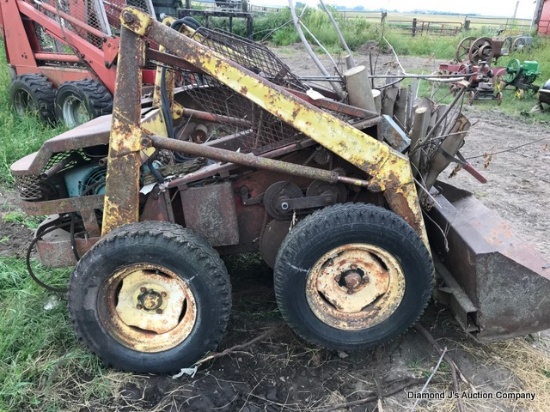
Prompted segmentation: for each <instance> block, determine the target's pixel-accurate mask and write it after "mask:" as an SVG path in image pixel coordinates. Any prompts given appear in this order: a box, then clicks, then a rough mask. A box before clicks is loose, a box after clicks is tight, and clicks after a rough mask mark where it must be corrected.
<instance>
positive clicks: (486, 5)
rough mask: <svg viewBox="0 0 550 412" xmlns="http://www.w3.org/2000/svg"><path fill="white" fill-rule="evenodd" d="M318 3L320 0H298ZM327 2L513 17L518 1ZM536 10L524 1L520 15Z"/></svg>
mask: <svg viewBox="0 0 550 412" xmlns="http://www.w3.org/2000/svg"><path fill="white" fill-rule="evenodd" d="M294 1H301V2H302V3H307V4H308V5H312V6H314V5H316V4H317V3H318V0H294ZM250 3H251V4H255V5H273V6H281V5H288V1H287V0H250ZM325 3H327V4H336V5H345V6H347V7H355V6H363V7H364V8H365V9H378V8H384V9H387V10H399V11H409V10H414V9H426V10H437V11H447V12H453V13H478V14H483V15H486V16H503V17H512V16H513V14H514V9H515V7H516V3H518V1H517V0H454V1H445V0H439V1H435V0H412V1H411V0H408V1H407V0H325ZM534 10H535V1H534V0H520V1H519V6H518V11H517V15H516V17H518V18H525V19H531V18H532V17H533V13H534Z"/></svg>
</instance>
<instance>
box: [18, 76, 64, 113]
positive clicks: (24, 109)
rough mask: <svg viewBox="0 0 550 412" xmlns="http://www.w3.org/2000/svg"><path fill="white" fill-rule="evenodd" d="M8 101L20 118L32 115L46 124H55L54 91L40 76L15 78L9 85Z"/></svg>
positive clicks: (48, 82) (46, 80) (47, 81)
mask: <svg viewBox="0 0 550 412" xmlns="http://www.w3.org/2000/svg"><path fill="white" fill-rule="evenodd" d="M10 100H11V103H12V105H13V108H14V109H15V112H16V113H17V114H18V115H19V116H21V117H22V116H25V115H26V114H32V115H35V116H38V118H40V120H42V121H45V122H47V123H50V124H53V123H54V122H55V108H54V100H55V89H54V88H53V85H52V83H51V82H50V81H49V80H48V79H47V78H46V77H45V76H43V75H41V74H23V75H20V76H16V77H15V78H14V79H13V80H12V82H11V85H10Z"/></svg>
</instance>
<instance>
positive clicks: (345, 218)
mask: <svg viewBox="0 0 550 412" xmlns="http://www.w3.org/2000/svg"><path fill="white" fill-rule="evenodd" d="M433 276H434V269H433V264H432V260H431V257H430V254H429V252H428V250H427V249H426V247H425V245H424V243H423V242H422V240H421V239H420V237H419V236H418V235H417V234H416V232H415V231H414V230H413V229H412V228H411V227H410V226H409V225H408V224H407V223H406V222H405V221H404V220H403V219H401V218H400V217H399V216H397V215H396V214H395V213H393V212H390V211H388V210H386V209H383V208H380V207H377V206H372V205H365V204H339V205H335V206H329V207H326V208H324V209H322V210H320V211H317V212H315V213H313V214H311V215H310V216H308V217H307V218H306V219H304V220H303V221H301V222H300V223H298V224H297V225H296V227H295V228H294V229H292V231H291V232H290V233H289V234H288V235H287V237H286V238H285V240H284V241H283V244H282V245H281V248H280V250H279V253H278V255H277V261H276V263H275V270H274V280H275V295H276V298H277V304H278V306H279V309H280V311H281V313H282V315H283V318H284V319H285V320H286V322H287V323H288V324H289V325H290V327H291V328H292V329H293V330H294V331H295V332H296V333H297V334H298V335H299V336H300V337H302V338H303V339H305V340H306V341H308V342H310V343H313V344H316V345H319V346H322V347H325V348H327V349H332V350H359V349H365V348H369V347H372V346H375V345H378V344H380V343H383V342H387V341H390V340H391V339H393V338H395V337H396V336H398V335H400V334H402V333H403V332H405V331H406V330H407V329H408V328H409V327H410V326H412V325H413V324H414V323H415V322H416V321H417V320H418V318H419V317H420V315H421V314H422V313H423V311H424V309H425V307H426V305H427V304H428V301H429V300H430V297H431V294H432V289H433Z"/></svg>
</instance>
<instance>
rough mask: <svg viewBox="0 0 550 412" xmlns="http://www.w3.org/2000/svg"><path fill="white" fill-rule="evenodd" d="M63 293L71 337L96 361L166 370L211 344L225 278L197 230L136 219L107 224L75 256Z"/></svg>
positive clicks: (227, 297)
mask: <svg viewBox="0 0 550 412" xmlns="http://www.w3.org/2000/svg"><path fill="white" fill-rule="evenodd" d="M182 297H184V298H185V299H182ZM68 300H69V314H70V317H71V320H72V322H73V325H74V328H75V331H76V335H77V337H78V338H79V340H80V341H82V342H83V343H84V344H85V346H87V347H88V348H89V349H90V350H91V351H92V352H94V353H95V354H96V355H97V356H99V357H100V358H101V359H102V360H103V362H105V363H106V364H108V365H111V366H113V367H115V368H117V369H121V370H125V371H132V372H137V373H158V374H165V373H171V372H176V371H179V370H180V369H181V368H185V367H191V366H192V365H193V364H194V363H195V362H196V361H197V360H199V359H200V358H201V357H202V356H203V355H204V354H205V353H206V352H208V351H210V350H213V349H215V348H216V346H217V345H218V343H219V341H220V340H221V338H222V336H223V335H224V333H225V329H226V327H227V323H228V320H229V315H230V310H231V285H230V281H229V275H228V274H227V269H226V268H225V265H224V263H223V262H222V260H221V259H220V257H219V255H218V253H217V252H216V251H214V249H212V247H210V245H208V243H207V242H206V241H205V240H204V239H203V238H201V237H199V236H197V235H196V234H194V233H192V232H190V231H189V230H187V229H184V228H182V227H181V226H178V225H175V224H171V223H166V222H142V223H135V224H130V225H125V226H122V227H121V228H119V229H117V230H115V231H113V232H111V233H110V234H109V235H107V236H106V237H105V238H103V239H102V240H100V241H99V242H98V243H97V244H96V245H94V247H93V248H92V249H90V250H89V251H88V252H87V253H86V254H85V255H84V256H83V257H82V259H80V261H79V262H78V264H77V266H76V268H75V270H74V272H73V274H72V277H71V280H70V284H69V295H68ZM174 325H175V326H174Z"/></svg>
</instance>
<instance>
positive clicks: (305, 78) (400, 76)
mask: <svg viewBox="0 0 550 412" xmlns="http://www.w3.org/2000/svg"><path fill="white" fill-rule="evenodd" d="M469 76H471V75H468V74H445V75H443V74H436V75H431V74H374V75H369V77H371V78H374V79H463V78H465V77H469ZM299 79H300V80H302V81H312V82H313V81H327V82H328V81H334V80H341V77H338V76H299Z"/></svg>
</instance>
